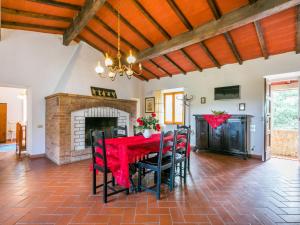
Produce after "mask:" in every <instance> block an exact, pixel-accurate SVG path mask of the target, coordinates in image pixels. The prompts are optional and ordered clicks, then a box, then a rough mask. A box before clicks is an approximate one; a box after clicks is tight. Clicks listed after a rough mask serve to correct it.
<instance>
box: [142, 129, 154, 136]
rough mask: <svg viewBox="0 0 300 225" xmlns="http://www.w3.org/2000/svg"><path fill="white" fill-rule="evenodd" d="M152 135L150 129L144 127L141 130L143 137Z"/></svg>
mask: <svg viewBox="0 0 300 225" xmlns="http://www.w3.org/2000/svg"><path fill="white" fill-rule="evenodd" d="M151 135H152V130H151V129H145V130H144V132H143V136H144V138H150V137H151Z"/></svg>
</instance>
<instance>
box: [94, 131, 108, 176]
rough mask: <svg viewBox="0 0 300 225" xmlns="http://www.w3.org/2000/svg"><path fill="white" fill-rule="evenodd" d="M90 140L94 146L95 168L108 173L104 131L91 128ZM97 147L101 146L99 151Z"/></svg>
mask: <svg viewBox="0 0 300 225" xmlns="http://www.w3.org/2000/svg"><path fill="white" fill-rule="evenodd" d="M90 140H91V146H92V159H93V169H96V170H98V171H101V172H103V173H107V171H108V169H107V157H106V145H105V133H104V131H99V130H90ZM96 147H98V148H99V149H98V151H96ZM99 162H102V163H99Z"/></svg>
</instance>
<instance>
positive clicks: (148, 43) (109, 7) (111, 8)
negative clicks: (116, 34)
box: [104, 2, 154, 47]
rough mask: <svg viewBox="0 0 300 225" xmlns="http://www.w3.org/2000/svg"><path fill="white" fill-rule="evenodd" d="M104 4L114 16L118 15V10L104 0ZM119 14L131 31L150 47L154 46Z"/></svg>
mask: <svg viewBox="0 0 300 225" xmlns="http://www.w3.org/2000/svg"><path fill="white" fill-rule="evenodd" d="M104 6H105V7H106V8H107V9H109V10H110V11H111V12H112V13H113V14H114V15H115V16H116V17H117V16H118V11H117V10H116V9H115V8H114V7H113V6H112V5H111V4H110V3H109V2H105V4H104ZM119 15H120V20H121V21H122V22H123V23H124V24H126V26H128V27H129V28H130V29H131V30H132V31H133V32H135V33H136V34H137V35H138V36H139V37H140V38H142V39H143V40H144V41H145V42H146V43H147V45H149V46H150V47H152V46H154V44H153V43H152V42H151V41H150V40H149V39H148V38H147V37H146V36H145V35H143V34H142V33H141V32H140V31H139V30H138V29H137V28H136V27H135V26H133V25H132V24H131V23H130V22H129V21H128V20H127V19H126V18H125V17H124V16H122V15H121V14H119Z"/></svg>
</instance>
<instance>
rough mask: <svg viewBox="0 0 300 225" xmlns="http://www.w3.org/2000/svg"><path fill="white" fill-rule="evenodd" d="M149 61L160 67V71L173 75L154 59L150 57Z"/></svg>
mask: <svg viewBox="0 0 300 225" xmlns="http://www.w3.org/2000/svg"><path fill="white" fill-rule="evenodd" d="M149 61H150V62H151V63H152V64H153V65H154V66H156V68H157V69H159V70H160V71H162V72H163V73H166V74H168V76H169V77H172V74H171V73H169V72H168V71H167V70H166V69H164V68H163V67H162V66H160V65H158V64H157V63H156V62H155V61H154V60H153V59H149Z"/></svg>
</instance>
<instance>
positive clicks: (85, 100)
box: [45, 93, 137, 165]
mask: <svg viewBox="0 0 300 225" xmlns="http://www.w3.org/2000/svg"><path fill="white" fill-rule="evenodd" d="M45 99H46V156H47V157H48V158H49V159H50V160H52V161H53V162H55V163H56V164H59V165H61V164H66V163H71V162H74V161H79V160H83V159H87V158H89V157H90V150H89V149H85V150H81V151H72V149H71V114H72V112H75V111H78V110H82V109H91V108H97V107H109V108H113V109H117V110H120V111H124V112H127V113H129V133H132V127H133V124H134V121H135V120H136V112H137V102H136V101H133V100H125V99H111V98H103V97H94V96H85V95H75V94H67V93H57V94H53V95H50V96H47V97H46V98H45Z"/></svg>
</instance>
